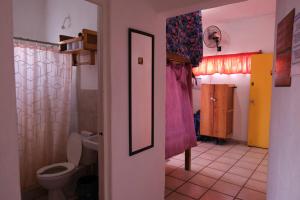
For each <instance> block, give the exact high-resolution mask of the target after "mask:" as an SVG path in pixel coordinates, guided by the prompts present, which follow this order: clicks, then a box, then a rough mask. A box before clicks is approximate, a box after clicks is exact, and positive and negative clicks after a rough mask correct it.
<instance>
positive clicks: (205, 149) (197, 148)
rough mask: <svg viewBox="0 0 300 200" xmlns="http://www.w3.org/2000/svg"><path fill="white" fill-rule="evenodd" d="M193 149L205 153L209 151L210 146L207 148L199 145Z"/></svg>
mask: <svg viewBox="0 0 300 200" xmlns="http://www.w3.org/2000/svg"><path fill="white" fill-rule="evenodd" d="M192 151H197V152H199V153H203V152H205V151H208V148H206V147H201V146H197V147H194V148H192Z"/></svg>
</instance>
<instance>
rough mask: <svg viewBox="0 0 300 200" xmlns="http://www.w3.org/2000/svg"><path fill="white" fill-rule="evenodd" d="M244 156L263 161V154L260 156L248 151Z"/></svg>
mask: <svg viewBox="0 0 300 200" xmlns="http://www.w3.org/2000/svg"><path fill="white" fill-rule="evenodd" d="M245 156H247V157H251V158H259V159H263V158H264V157H265V154H261V153H256V152H251V151H249V152H248V153H246V155H245Z"/></svg>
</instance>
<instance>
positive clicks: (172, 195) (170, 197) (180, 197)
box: [166, 192, 193, 200]
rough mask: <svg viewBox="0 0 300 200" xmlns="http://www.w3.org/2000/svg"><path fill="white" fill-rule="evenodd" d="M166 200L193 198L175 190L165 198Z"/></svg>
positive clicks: (188, 199)
mask: <svg viewBox="0 0 300 200" xmlns="http://www.w3.org/2000/svg"><path fill="white" fill-rule="evenodd" d="M166 200H193V199H192V198H190V197H187V196H184V195H181V194H178V193H176V192H173V193H172V194H170V195H169V196H168V197H167V198H166Z"/></svg>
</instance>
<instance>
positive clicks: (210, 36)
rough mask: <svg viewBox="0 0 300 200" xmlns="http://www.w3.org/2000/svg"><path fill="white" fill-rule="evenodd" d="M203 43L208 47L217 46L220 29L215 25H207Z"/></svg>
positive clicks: (220, 36)
mask: <svg viewBox="0 0 300 200" xmlns="http://www.w3.org/2000/svg"><path fill="white" fill-rule="evenodd" d="M203 38H204V43H205V45H206V46H207V47H208V48H217V47H218V44H217V39H218V41H219V43H220V42H221V40H222V33H221V30H220V29H219V28H218V27H217V26H209V27H208V28H207V29H206V30H205V31H204V37H203Z"/></svg>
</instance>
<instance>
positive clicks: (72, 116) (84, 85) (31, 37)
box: [13, 0, 109, 199]
mask: <svg viewBox="0 0 300 200" xmlns="http://www.w3.org/2000/svg"><path fill="white" fill-rule="evenodd" d="M44 3H45V4H42V3H40V2H39V1H38V2H32V4H30V3H29V4H28V3H27V2H26V4H27V5H25V4H24V3H21V1H17V0H16V1H14V10H13V12H14V36H15V42H17V43H18V45H19V46H18V47H19V50H20V51H18V52H17V53H18V55H17V56H19V55H21V56H23V57H22V58H21V57H18V59H19V60H18V62H15V63H17V65H16V68H17V70H16V74H18V73H19V75H20V76H22V74H20V71H19V70H20V68H21V67H24V66H25V65H27V66H29V65H32V66H34V63H37V62H39V63H40V66H36V68H37V70H39V67H41V66H43V65H45V66H46V68H47V69H48V67H49V62H48V61H49V58H46V60H43V61H41V60H39V61H35V59H36V56H35V55H37V57H38V56H40V57H38V59H44V58H42V56H43V52H42V51H43V50H45V49H46V50H47V51H48V48H51V51H48V52H47V53H46V54H47V55H48V56H49V55H50V57H51V56H52V57H53V58H54V59H55V58H56V57H59V58H58V60H59V61H58V60H57V59H56V60H50V62H51V63H50V65H51V66H50V67H49V70H50V71H51V70H52V69H53V70H56V71H57V74H56V75H63V79H58V78H57V76H55V74H52V75H51V76H52V79H53V81H54V82H56V83H53V84H54V85H53V88H54V87H56V86H57V87H59V86H58V85H59V83H62V82H63V83H64V84H65V85H64V87H63V89H61V90H59V89H58V88H56V89H57V91H56V94H54V93H55V92H54V93H53V95H58V96H61V97H64V98H63V99H64V102H60V104H61V105H60V106H55V108H54V110H57V113H58V112H59V109H60V108H66V107H70V110H67V109H65V110H64V111H66V112H65V115H61V116H60V119H64V120H65V121H64V120H58V122H56V124H59V126H60V127H51V128H50V129H51V130H53V129H60V130H64V131H62V132H64V133H63V135H64V136H63V137H61V138H60V139H61V141H65V142H64V143H61V144H60V147H58V148H56V149H57V150H55V148H52V144H58V143H57V142H58V141H60V140H59V139H55V138H54V137H49V136H48V135H47V134H45V137H47V138H43V139H41V140H39V141H42V144H47V145H48V148H47V149H49V148H51V149H52V154H51V155H50V153H49V151H48V150H47V149H45V148H44V150H43V152H46V155H48V157H49V158H51V159H49V160H47V161H45V162H44V161H41V163H43V164H39V165H40V166H39V168H41V167H43V166H42V165H48V164H53V163H56V162H61V161H63V160H64V158H65V155H66V152H65V150H66V148H64V147H66V146H67V144H66V143H67V142H66V141H67V138H68V137H69V136H70V135H71V133H73V132H77V133H82V132H84V134H87V135H88V134H93V135H94V136H95V139H94V140H93V142H94V143H96V144H97V152H98V153H97V154H96V155H98V156H97V157H98V163H99V164H98V165H95V167H96V168H95V167H91V168H89V170H88V171H94V173H96V174H98V175H99V177H102V178H100V179H99V181H98V185H99V189H98V193H99V199H104V196H105V195H108V194H106V193H105V190H107V186H106V185H105V181H107V178H108V174H109V173H107V171H105V170H107V169H108V167H105V165H109V162H106V161H104V159H107V158H108V157H109V156H107V153H108V151H106V150H105V148H106V149H108V143H107V140H108V139H107V137H105V136H103V135H104V134H103V133H104V132H106V130H107V127H108V126H107V125H106V122H107V121H108V120H107V115H106V114H104V113H105V112H104V111H105V109H107V107H108V106H104V104H105V103H106V102H108V101H107V100H105V98H108V97H105V96H106V95H105V94H107V93H108V92H107V89H106V88H107V84H106V83H107V78H105V77H108V76H106V75H105V73H107V70H105V69H103V66H105V64H104V63H105V62H107V61H106V60H107V59H106V58H104V55H105V54H106V53H107V52H104V50H105V48H106V47H107V45H106V47H105V42H104V43H103V41H105V40H104V39H103V38H104V37H106V32H105V31H104V30H105V28H104V27H105V25H107V23H105V20H106V17H105V15H106V13H104V9H103V8H105V7H106V4H105V3H104V2H98V1H91V2H88V1H84V0H80V1H76V2H74V1H72V2H71V4H72V6H70V5H71V4H69V3H70V2H68V1H67V0H66V1H63V2H61V1H60V2H59V4H56V3H58V1H51V2H50V1H49V2H44ZM76 4H78V5H81V6H78V7H77V8H76ZM65 6H66V7H68V8H66V9H63V7H65ZM55 8H56V9H55ZM24 10H25V11H29V12H28V16H24ZM79 10H81V12H79ZM60 11H64V12H60ZM43 12H44V13H46V14H45V15H43ZM54 12H60V13H59V14H60V15H55V13H54ZM53 15H55V16H59V19H55V17H52V18H51V16H53ZM85 19H88V20H86V21H85ZM22 20H23V21H22ZM26 20H28V21H29V22H30V23H31V24H33V26H32V27H30V25H31V24H30V25H29V23H26ZM43 20H44V22H46V23H43ZM33 22H36V23H33ZM26 26H27V27H26ZM82 29H89V30H91V29H92V30H93V31H95V32H98V34H97V35H98V36H97V37H98V42H97V43H96V45H95V46H96V49H97V51H96V53H95V55H94V59H95V61H94V63H95V64H94V66H92V64H91V66H87V67H84V66H78V63H75V64H74V59H76V58H75V56H73V54H72V55H70V56H69V55H66V56H65V55H63V56H62V55H60V53H55V55H54V53H53V52H54V51H52V48H53V49H54V48H56V47H57V43H58V42H59V37H58V36H59V35H62V34H64V35H67V36H70V37H77V36H78V35H77V33H78V32H80V33H81V34H83V32H84V31H83V30H82ZM22 30H24V31H23V32H22ZM58 30H60V31H58ZM31 31H32V32H31ZM42 35H43V36H42ZM22 42H25V43H26V45H27V46H26V48H31V47H33V46H34V48H35V49H38V50H39V51H38V52H35V51H34V50H32V49H30V50H28V49H25V46H22V45H23V44H21V43H22ZM29 46H30V47H29ZM50 46H51V47H50ZM24 49H25V51H26V54H24V55H23V54H22V50H24ZM60 50H61V49H60ZM15 52H16V48H15ZM23 52H24V51H23ZM30 53H33V54H31V56H32V57H30V59H31V61H33V62H32V63H30V62H31V61H30V59H27V58H28V56H29V54H30ZM52 53H53V55H52ZM46 54H45V56H47V55H46ZM66 54H68V53H66ZM60 57H62V58H60ZM67 57H72V58H71V59H72V62H73V64H72V65H77V67H72V69H68V70H69V71H64V72H63V68H64V66H66V65H67V64H68V58H67ZM88 57H89V56H88ZM15 58H16V56H15ZM90 58H91V59H92V56H90ZM24 59H25V60H26V62H27V63H26V62H23V60H24ZM88 59H89V58H88ZM15 60H16V59H15ZM40 61H41V62H40ZM88 62H89V61H88ZM20 63H22V64H20ZM56 65H59V68H58V67H57V66H56ZM106 66H107V65H106ZM50 68H51V69H50ZM28 70H29V71H30V72H29V71H28ZM34 70H35V69H34V68H33V67H26V70H24V73H26V74H27V75H28V74H29V73H31V72H32V73H31V74H30V75H32V77H33V78H34V77H35V76H34V74H35V73H37V74H38V73H40V74H39V75H41V72H42V71H39V72H35V71H34ZM50 71H45V72H47V73H48V72H49V73H50ZM49 73H48V74H49ZM59 73H61V74H59ZM62 73H63V74H62ZM39 77H41V76H39ZM18 78H20V77H18ZM67 78H70V79H68V80H67ZM45 79H49V77H48V76H47V75H45V78H44V79H43V80H45ZM18 80H20V79H18ZM29 81H32V82H34V81H35V80H34V79H32V80H29ZM25 82H26V84H27V81H24V80H23V82H19V85H18V83H17V87H18V86H19V88H18V89H17V90H22V89H24V87H22V86H23V85H22V84H23V83H25ZM37 82H43V81H42V80H41V79H38V80H37ZM51 84H52V83H51ZM32 87H35V86H34V84H33V85H32ZM42 87H44V88H45V87H46V86H42ZM78 87H79V89H78ZM29 89H30V88H29ZM27 91H28V90H27ZM74 91H75V93H74ZM33 92H34V91H32V95H31V96H39V95H40V94H33ZM59 92H60V93H59ZM17 93H18V91H17ZM25 93H26V91H25V92H23V93H22V94H25ZM41 93H43V92H41ZM50 93H51V92H50ZM50 93H49V94H50ZM17 96H18V94H17ZM25 96H26V95H23V96H21V95H19V96H18V98H17V101H18V100H20V99H22V98H23V97H25ZM41 96H42V95H41ZM50 96H52V93H51V94H50ZM52 97H53V96H52ZM86 97H89V98H86ZM73 98H75V99H76V100H74V99H73ZM26 99H27V100H28V98H26ZM52 99H54V97H53V98H52ZM36 100H37V99H34V100H32V101H35V102H38V101H36ZM29 101H30V99H29ZM86 101H89V102H86ZM51 103H52V104H56V103H55V102H54V103H53V101H52V102H51ZM52 104H49V106H50V107H51V106H52ZM80 104H81V105H80ZM84 104H85V105H93V106H94V107H87V106H84ZM32 105H33V104H32ZM44 105H45V102H44V101H42V100H40V108H43V106H44ZM19 106H20V102H19ZM23 106H24V105H23ZM32 107H34V105H33V106H32ZM19 108H20V107H19ZM51 109H52V110H53V107H51ZM34 110H35V111H34V112H33V113H32V114H36V110H37V108H34ZM18 111H20V110H18ZM26 112H28V111H26ZM20 113H21V112H18V115H20ZM57 113H55V115H56V117H57V119H58V116H59V114H57ZM78 113H80V114H79V115H78ZM106 113H108V112H106ZM49 114H50V115H51V114H52V113H49ZM39 115H40V116H41V119H42V120H43V112H40V113H39ZM26 116H27V119H28V118H29V117H28V115H26ZM21 118H22V119H24V118H26V117H24V116H22V117H19V116H18V119H19V124H26V123H27V122H25V121H22V122H20V119H21ZM50 118H51V116H50ZM35 119H36V118H32V119H30V120H32V121H33V122H34V121H35ZM51 119H52V118H51ZM52 121H53V119H52ZM62 121H64V123H61V124H60V122H62ZM68 121H69V122H70V125H67V126H66V125H65V123H69V122H68ZM49 123H51V120H50V122H49ZM31 125H32V124H31ZM52 125H53V124H52ZM52 125H51V126H52ZM20 127H23V128H24V126H19V133H20V132H21V131H22V128H20ZM61 127H63V128H61ZM42 130H44V129H42ZM51 130H50V131H49V132H51ZM66 130H69V131H66ZM40 132H41V131H40ZM51 133H53V132H51ZM106 133H108V132H106ZM107 135H108V134H107ZM27 136H28V135H26V134H24V135H23V136H22V137H19V138H20V140H23V139H25V138H26V137H27ZM37 136H38V137H39V135H37ZM30 137H31V138H32V140H31V141H34V140H35V139H36V138H37V137H34V136H30ZM56 137H60V136H59V133H58V136H56ZM97 138H98V139H97ZM104 140H106V142H104ZM49 141H51V142H52V144H51V143H49ZM26 143H27V142H23V145H22V146H21V147H20V148H19V149H20V150H19V151H22V149H24V148H26V149H27V147H25V146H26V145H24V144H26ZM34 143H37V142H34ZM40 143H41V142H40ZM83 143H84V142H82V144H83ZM29 146H32V145H29ZM42 146H43V145H42ZM44 146H45V145H44ZM35 148H42V147H37V146H35ZM59 149H64V150H59ZM30 151H32V152H34V151H33V150H30ZM53 152H54V153H53ZM55 152H56V153H55ZM21 154H22V153H21ZM105 154H106V155H105ZM23 155H24V154H23ZM44 155H45V154H44ZM27 156H28V155H27ZM29 157H32V156H29ZM38 157H41V156H40V154H37V156H35V158H36V159H38ZM42 157H43V159H44V160H45V158H46V157H47V156H42ZM23 160H24V162H26V159H23ZM24 162H23V163H24ZM21 165H22V164H21ZM31 167H33V164H29V165H28V169H30V170H28V171H31V174H33V175H31V176H29V177H31V178H32V180H30V181H28V179H27V180H26V181H25V182H27V183H28V184H27V186H28V187H27V186H26V189H29V191H30V192H29V193H26V192H25V193H24V192H23V194H26V195H25V196H26V197H28V198H27V199H36V198H38V197H39V196H40V195H43V194H44V193H43V192H44V191H43V190H35V186H34V185H35V184H31V183H30V182H32V183H34V182H35V183H38V181H37V180H34V179H35V178H36V177H34V174H35V172H36V169H31ZM35 168H37V166H36V167H35ZM22 169H24V168H22ZM57 170H59V169H58V168H57ZM104 171H105V172H106V173H104ZM22 173H23V175H24V174H26V173H27V172H22ZM23 177H24V176H23ZM23 179H24V178H23ZM25 185H26V184H25ZM37 185H38V184H37ZM23 188H24V187H23ZM31 191H32V192H31ZM23 197H24V196H23ZM23 199H26V198H23Z"/></svg>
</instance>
